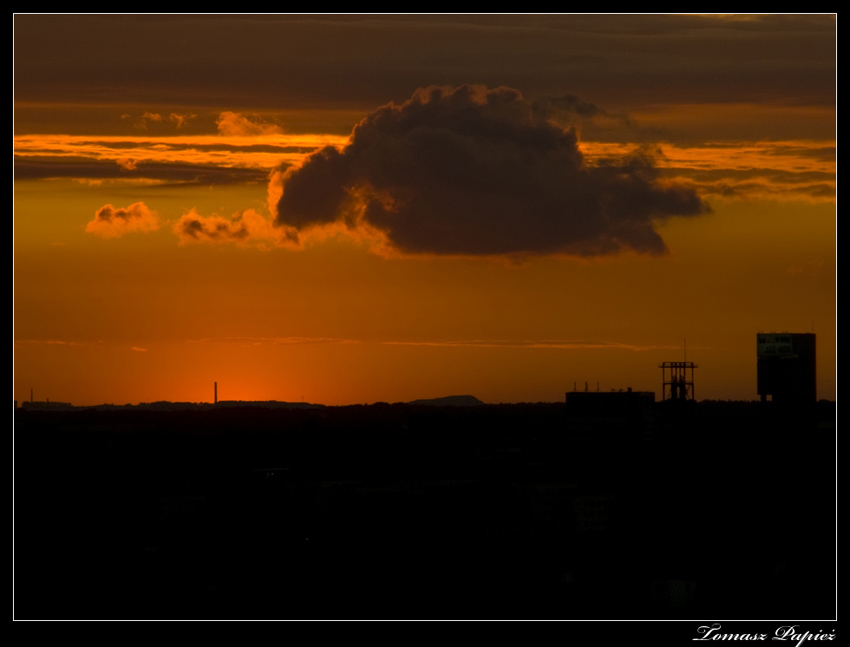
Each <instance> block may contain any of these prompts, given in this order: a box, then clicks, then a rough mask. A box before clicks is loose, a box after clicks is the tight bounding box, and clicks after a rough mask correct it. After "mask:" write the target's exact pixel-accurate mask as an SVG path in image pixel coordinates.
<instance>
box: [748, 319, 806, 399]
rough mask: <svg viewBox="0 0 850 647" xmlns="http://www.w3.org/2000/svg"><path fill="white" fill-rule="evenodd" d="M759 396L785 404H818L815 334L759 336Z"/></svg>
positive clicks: (757, 347)
mask: <svg viewBox="0 0 850 647" xmlns="http://www.w3.org/2000/svg"><path fill="white" fill-rule="evenodd" d="M756 356H757V358H758V394H759V396H760V397H761V401H762V402H766V401H767V400H768V398H770V399H771V400H772V401H773V402H776V403H778V404H782V405H796V404H807V403H814V402H816V401H817V392H818V390H817V374H816V370H815V368H816V362H815V335H814V333H787V332H786V333H758V335H757V342H756Z"/></svg>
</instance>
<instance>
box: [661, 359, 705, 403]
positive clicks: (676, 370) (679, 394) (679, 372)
mask: <svg viewBox="0 0 850 647" xmlns="http://www.w3.org/2000/svg"><path fill="white" fill-rule="evenodd" d="M658 368H660V369H661V382H662V387H661V399H662V400H694V399H695V395H694V369H695V368H698V367H697V365H696V364H694V363H693V362H663V363H661V364H659V365H658ZM688 371H690V374H689V373H688Z"/></svg>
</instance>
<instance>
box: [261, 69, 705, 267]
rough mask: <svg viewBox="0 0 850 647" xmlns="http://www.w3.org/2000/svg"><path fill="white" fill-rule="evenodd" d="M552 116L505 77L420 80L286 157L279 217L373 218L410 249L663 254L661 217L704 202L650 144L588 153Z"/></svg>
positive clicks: (292, 223) (362, 223) (371, 224)
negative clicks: (333, 140)
mask: <svg viewBox="0 0 850 647" xmlns="http://www.w3.org/2000/svg"><path fill="white" fill-rule="evenodd" d="M577 105H579V104H577ZM581 105H587V104H581ZM548 117H549V114H548V113H547V111H546V110H544V109H542V108H541V107H540V105H532V104H531V103H529V102H526V101H524V100H523V98H522V96H521V95H520V93H519V92H518V91H517V90H513V89H510V88H505V87H500V88H496V89H494V90H487V89H486V88H483V87H480V86H468V85H465V86H460V87H457V88H437V87H431V88H427V89H423V90H418V91H417V92H416V93H415V94H414V96H413V97H412V98H411V99H410V100H409V101H407V102H405V103H404V104H402V105H400V106H398V105H394V104H389V105H386V106H384V107H382V108H379V109H378V110H376V111H375V112H374V113H372V114H371V115H370V116H369V117H367V118H366V119H364V120H363V121H362V122H361V123H360V124H359V125H357V126H356V127H355V129H354V132H353V133H352V136H351V140H350V142H349V144H348V145H347V146H346V147H345V148H344V149H343V150H342V151H338V150H336V149H335V148H332V147H325V148H323V149H321V150H319V151H317V152H315V153H314V154H313V155H311V156H309V157H308V158H307V159H306V160H305V162H304V164H303V165H302V166H301V167H300V168H299V169H297V170H294V169H293V170H291V171H290V172H289V173H288V174H287V175H286V176H285V178H284V192H283V196H282V198H281V199H280V201H279V203H278V205H277V219H276V224H278V225H281V226H287V227H294V228H295V229H298V230H303V229H305V228H309V227H314V226H322V225H328V224H332V223H337V222H343V223H345V224H346V225H347V226H349V227H350V228H364V227H365V228H371V229H373V230H378V231H379V232H382V233H383V235H384V236H385V237H386V239H387V242H388V243H389V244H390V245H392V246H393V247H394V248H395V249H396V250H398V251H401V252H403V253H412V254H419V253H431V254H463V255H497V254H550V253H566V254H573V255H578V256H592V255H599V254H611V253H616V252H619V251H623V250H635V251H638V252H644V253H652V254H659V253H662V252H664V251H665V249H666V247H665V245H664V242H663V241H662V239H661V237H660V236H659V235H658V233H657V232H656V230H655V227H654V225H655V224H656V223H657V222H658V221H659V220H661V219H664V218H667V217H670V216H693V215H698V214H701V213H705V212H707V211H709V207H708V206H707V205H706V204H705V203H704V202H703V201H702V200H701V199H700V198H699V197H698V196H697V194H696V193H695V192H694V191H693V190H692V189H688V188H685V187H683V186H680V185H676V184H672V183H670V182H667V181H662V180H661V179H660V178H659V175H658V172H657V171H656V169H655V166H654V164H653V159H652V157H651V156H650V155H649V154H647V153H636V154H634V155H631V156H629V157H628V158H627V159H621V160H608V161H606V162H604V163H600V164H597V165H595V166H589V165H587V164H585V162H584V160H583V157H582V154H581V152H580V151H579V148H578V136H577V134H576V131H575V130H574V129H569V130H567V129H564V128H562V127H560V126H558V125H556V124H555V122H554V121H552V120H550V119H549V118H548Z"/></svg>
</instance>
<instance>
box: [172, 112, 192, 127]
mask: <svg viewBox="0 0 850 647" xmlns="http://www.w3.org/2000/svg"><path fill="white" fill-rule="evenodd" d="M196 117H197V115H193V114H185V115H180V114H177V113H176V112H172V113H171V114H170V115H168V121H170V122H171V123H173V124H174V125H175V126H176V127H177V130H180V129H181V128H182V127H183V126H185V125H186V124H187V123H189V122H190V121H191V120H192V119H195V118H196Z"/></svg>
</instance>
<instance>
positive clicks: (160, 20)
mask: <svg viewBox="0 0 850 647" xmlns="http://www.w3.org/2000/svg"><path fill="white" fill-rule="evenodd" d="M835 88H836V18H835V16H834V15H786V16H783V15H763V16H740V15H733V16H711V15H707V16H703V15H699V16H697V15H677V16H674V15H670V16H665V15H629V16H610V15H607V16H591V15H555V16H546V15H534V16H524V15H495V16H442V15H421V16H383V15H351V16H310V15H276V16H261V15H248V16H239V15H222V16H216V15H199V16H193V15H187V16H158V15H139V16H125V15H90V16H83V15H16V16H15V17H14V101H15V108H14V155H15V163H14V250H13V251H14V278H13V287H14V369H13V370H14V398H15V399H17V400H18V401H21V400H28V399H29V398H30V389H32V390H33V393H34V398H35V399H36V400H45V399H48V398H49V399H50V400H51V401H63V402H71V403H73V404H76V405H94V404H101V403H114V404H124V403H134V404H135V403H139V402H152V401H157V400H171V401H192V402H204V401H212V398H213V382H214V381H217V382H218V395H219V398H220V399H226V400H240V399H241V400H286V401H300V400H302V399H303V400H305V401H308V402H318V403H323V404H328V405H342V404H353V403H364V402H366V403H371V402H377V401H387V402H397V401H407V400H412V399H416V398H430V397H438V396H444V395H450V394H471V395H475V396H477V397H478V398H480V399H481V400H483V401H485V402H521V401H535V402H536V401H560V400H562V399H563V396H564V392H565V391H568V390H572V388H573V385H574V384H578V385H579V388H584V383H585V382H588V383H589V384H590V388H592V389H595V388H596V385H597V383H598V385H599V388H600V389H602V390H610V389H621V388H622V389H625V388H627V387H632V388H634V389H638V390H648V391H655V392H656V397H657V398H660V392H661V371H660V369H659V368H658V365H659V363H661V362H663V361H669V360H679V359H682V357H683V345H684V343H685V340H687V359H688V360H693V361H694V362H696V363H697V364H698V366H699V368H698V370H697V371H696V376H695V378H696V379H695V392H696V396H697V398H698V399H736V400H753V399H756V398H757V394H756V333H758V332H770V331H777V332H779V331H790V332H812V331H813V332H815V333H817V363H818V397H820V398H827V399H835V397H836V379H835V370H836V369H835V356H836V203H835V192H836V152H835V137H836V93H835Z"/></svg>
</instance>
